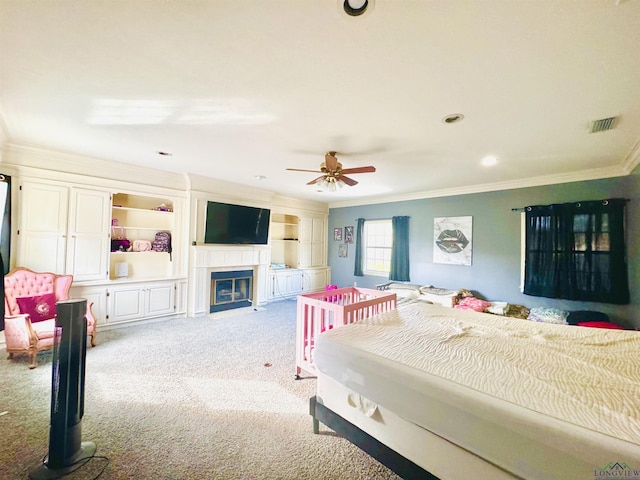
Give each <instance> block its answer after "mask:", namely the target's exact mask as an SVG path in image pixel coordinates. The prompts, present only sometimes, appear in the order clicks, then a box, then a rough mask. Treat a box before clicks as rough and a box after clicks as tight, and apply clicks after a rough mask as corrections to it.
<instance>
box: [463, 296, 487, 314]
mask: <svg viewBox="0 0 640 480" xmlns="http://www.w3.org/2000/svg"><path fill="white" fill-rule="evenodd" d="M490 306H491V302H486V301H484V300H480V299H479V298H475V297H465V298H463V299H462V300H460V303H458V305H456V306H455V307H454V308H458V309H460V310H474V311H476V312H484V309H485V308H489V307H490Z"/></svg>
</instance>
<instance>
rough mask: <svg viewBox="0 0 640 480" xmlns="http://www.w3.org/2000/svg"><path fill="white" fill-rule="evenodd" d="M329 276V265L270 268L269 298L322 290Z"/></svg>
mask: <svg viewBox="0 0 640 480" xmlns="http://www.w3.org/2000/svg"><path fill="white" fill-rule="evenodd" d="M330 277H331V269H330V268H329V267H319V268H287V269H283V270H271V272H270V274H269V298H271V299H277V298H285V297H290V296H292V295H300V294H304V293H311V292H317V291H319V290H323V289H324V288H325V286H326V285H327V283H329V280H330Z"/></svg>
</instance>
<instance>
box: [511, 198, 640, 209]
mask: <svg viewBox="0 0 640 480" xmlns="http://www.w3.org/2000/svg"><path fill="white" fill-rule="evenodd" d="M622 200H624V201H625V202H628V201H630V200H629V199H628V198H623V199H622ZM582 201H583V202H602V204H603V205H607V204H608V203H609V200H582ZM572 203H574V204H577V205H578V206H579V205H580V203H582V202H567V203H564V204H561V205H569V204H572ZM528 208H531V207H519V208H512V209H511V211H512V212H525V211H526V210H527V209H528Z"/></svg>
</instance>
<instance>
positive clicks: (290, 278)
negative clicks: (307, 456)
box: [269, 269, 303, 298]
mask: <svg viewBox="0 0 640 480" xmlns="http://www.w3.org/2000/svg"><path fill="white" fill-rule="evenodd" d="M302 281H303V274H302V271H300V270H297V269H291V270H277V271H272V272H271V279H270V282H271V289H270V291H269V293H270V296H271V298H279V297H289V296H292V295H297V294H299V293H301V292H302Z"/></svg>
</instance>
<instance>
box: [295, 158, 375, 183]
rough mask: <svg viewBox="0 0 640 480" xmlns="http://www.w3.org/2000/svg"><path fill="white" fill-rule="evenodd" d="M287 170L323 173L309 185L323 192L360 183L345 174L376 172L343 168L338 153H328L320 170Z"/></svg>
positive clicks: (368, 168)
mask: <svg viewBox="0 0 640 480" xmlns="http://www.w3.org/2000/svg"><path fill="white" fill-rule="evenodd" d="M287 170H290V171H293V172H313V173H322V175H321V176H319V177H318V178H316V179H314V180H311V181H310V182H308V183H307V185H314V184H315V185H318V186H319V187H320V188H322V189H323V190H328V191H331V192H333V191H335V190H336V189H337V188H342V187H343V186H344V185H345V184H346V185H349V186H350V187H352V186H354V185H356V184H357V183H358V182H357V181H356V180H354V179H352V178H349V177H347V176H345V174H354V173H372V172H375V171H376V168H375V167H372V166H368V167H356V168H345V169H343V168H342V164H341V163H340V162H339V161H338V159H337V157H336V152H327V153H326V155H325V156H324V162H323V163H322V164H321V165H320V170H319V171H318V170H301V169H299V168H287Z"/></svg>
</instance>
